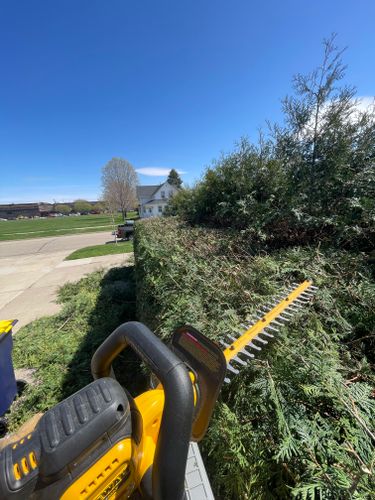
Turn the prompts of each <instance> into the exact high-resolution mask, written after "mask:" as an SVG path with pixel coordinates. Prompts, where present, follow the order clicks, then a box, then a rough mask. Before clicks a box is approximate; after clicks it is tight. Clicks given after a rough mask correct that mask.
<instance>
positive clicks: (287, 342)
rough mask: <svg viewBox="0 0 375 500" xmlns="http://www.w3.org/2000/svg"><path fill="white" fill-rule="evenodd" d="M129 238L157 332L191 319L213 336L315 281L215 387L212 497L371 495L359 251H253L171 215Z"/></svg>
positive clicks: (367, 352)
mask: <svg viewBox="0 0 375 500" xmlns="http://www.w3.org/2000/svg"><path fill="white" fill-rule="evenodd" d="M134 243H135V257H136V280H137V316H138V319H139V320H140V321H144V322H145V323H146V324H148V325H149V326H150V327H151V328H152V329H154V331H155V332H156V333H158V334H159V335H160V336H161V337H162V338H164V339H168V338H169V336H170V334H171V332H172V331H173V329H174V328H176V327H177V326H179V325H181V324H183V323H190V324H192V325H193V326H195V327H197V328H198V329H200V330H201V331H202V332H203V333H204V334H206V335H207V336H209V337H210V338H212V339H216V340H217V339H219V338H220V337H221V336H223V335H224V332H226V331H231V330H234V329H236V328H237V327H238V325H239V323H240V322H242V321H243V320H245V319H246V317H247V316H249V315H251V314H252V313H253V312H254V311H255V310H256V309H257V308H258V307H259V306H260V305H262V304H264V303H266V302H267V301H268V300H269V299H270V298H271V297H273V295H274V294H275V293H276V292H280V291H283V290H284V289H285V287H286V286H287V285H289V284H290V283H291V282H293V281H301V280H303V279H305V278H310V277H311V278H313V280H314V282H315V283H316V284H317V285H318V286H319V287H320V291H319V292H318V294H317V297H316V300H315V301H314V304H313V305H312V306H310V307H309V308H307V309H306V310H304V311H303V312H301V313H300V314H299V315H298V317H296V318H295V319H294V320H293V321H292V322H291V323H289V325H288V328H284V329H283V331H282V332H281V333H280V335H279V337H278V338H277V339H276V340H275V341H274V342H273V344H272V345H269V346H267V348H266V349H265V351H264V352H263V353H262V355H261V357H260V358H259V359H258V360H256V361H254V362H253V363H252V364H251V366H249V367H248V368H246V369H245V370H243V371H241V373H240V375H238V376H237V378H236V379H235V381H234V382H233V383H232V384H231V385H230V386H226V387H224V388H223V390H222V393H221V397H220V401H219V402H218V404H217V407H216V411H215V414H214V417H213V419H212V422H211V425H210V429H209V431H208V434H207V436H206V437H205V439H204V440H203V443H202V449H203V453H204V458H205V461H206V464H207V468H208V472H209V476H210V479H211V482H212V485H213V488H214V490H215V495H216V497H217V498H222V499H231V498H233V499H238V498H241V499H254V498H256V499H258V498H259V499H260V498H261V499H263V498H264V499H265V498H267V499H270V498H275V499H276V498H277V499H279V498H281V499H283V498H291V497H295V498H305V499H310V498H311V499H312V498H330V499H331V498H332V499H338V498H370V497H371V496H372V494H373V493H374V491H375V482H374V463H375V452H374V444H375V442H374V439H375V431H374V427H373V426H374V421H375V419H374V416H375V404H374V392H373V390H374V389H373V387H374V382H375V377H374V372H373V370H372V366H371V363H373V362H374V350H373V347H374V344H373V340H374V339H373V337H374V330H373V328H374V324H375V316H374V311H375V293H374V285H373V273H374V270H373V269H372V268H371V264H369V262H368V261H366V259H365V257H364V256H362V255H361V254H351V253H349V252H345V251H337V250H324V251H323V250H320V249H319V248H313V247H306V248H289V249H284V250H282V251H278V252H274V253H273V254H271V255H270V254H264V255H255V254H254V255H253V254H252V252H251V249H249V247H248V245H247V244H245V242H244V241H241V240H240V237H239V236H238V235H237V236H235V234H234V233H231V232H219V231H215V230H207V229H201V228H189V227H187V226H186V225H184V224H182V223H181V222H179V221H178V220H177V219H175V218H171V219H154V220H149V221H144V222H141V223H138V224H137V228H136V236H135V242H134ZM371 356H372V357H371Z"/></svg>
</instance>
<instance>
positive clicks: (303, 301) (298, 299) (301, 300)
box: [294, 298, 310, 305]
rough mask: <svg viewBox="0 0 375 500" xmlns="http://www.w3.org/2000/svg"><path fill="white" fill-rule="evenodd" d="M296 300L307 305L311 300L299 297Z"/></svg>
mask: <svg viewBox="0 0 375 500" xmlns="http://www.w3.org/2000/svg"><path fill="white" fill-rule="evenodd" d="M294 302H298V303H299V304H303V305H305V304H308V303H309V302H310V301H309V300H303V299H300V298H297V299H294Z"/></svg>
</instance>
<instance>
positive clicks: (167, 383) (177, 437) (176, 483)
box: [91, 321, 194, 500]
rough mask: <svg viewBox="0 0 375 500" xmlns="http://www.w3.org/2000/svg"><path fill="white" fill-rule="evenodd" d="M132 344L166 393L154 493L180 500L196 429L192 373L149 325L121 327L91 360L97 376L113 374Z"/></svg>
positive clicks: (158, 443) (129, 324)
mask: <svg viewBox="0 0 375 500" xmlns="http://www.w3.org/2000/svg"><path fill="white" fill-rule="evenodd" d="M128 346H130V347H131V348H132V349H133V350H134V351H135V352H136V353H137V354H138V356H139V357H140V358H141V359H142V360H143V361H144V362H145V363H146V364H147V365H148V366H149V367H150V369H151V370H152V371H153V373H155V375H156V376H157V377H158V379H159V380H160V382H161V384H162V386H163V389H164V394H165V402H164V409H163V415H162V420H161V425H160V432H159V437H158V441H157V445H156V450H155V457H154V463H153V468H152V496H153V498H154V499H156V500H159V499H160V500H161V499H162V500H180V499H181V498H183V495H184V478H185V469H186V459H187V454H188V448H189V442H190V437H191V430H192V419H193V411H194V396H193V388H192V384H191V380H190V377H189V372H188V370H187V368H186V366H185V363H184V362H183V361H182V360H181V359H179V358H178V357H177V356H176V355H175V354H174V353H173V352H172V351H171V350H170V349H169V348H168V347H167V346H166V345H165V344H163V342H162V341H161V340H159V339H158V338H157V337H156V336H155V335H154V334H153V333H152V332H151V331H150V330H149V329H148V328H147V327H146V326H145V325H143V324H142V323H139V322H136V321H131V322H129V323H124V324H123V325H121V326H119V327H118V328H117V329H116V330H115V331H114V332H113V333H112V334H111V335H110V336H109V337H108V338H107V339H106V340H105V341H104V342H103V344H102V345H101V346H100V347H99V348H98V349H97V351H96V352H95V354H94V356H93V358H92V360H91V372H92V375H93V377H94V378H95V379H98V378H102V377H109V376H111V365H112V362H113V360H114V359H115V358H116V357H117V356H118V355H119V354H120V352H121V351H123V350H124V349H125V348H126V347H128Z"/></svg>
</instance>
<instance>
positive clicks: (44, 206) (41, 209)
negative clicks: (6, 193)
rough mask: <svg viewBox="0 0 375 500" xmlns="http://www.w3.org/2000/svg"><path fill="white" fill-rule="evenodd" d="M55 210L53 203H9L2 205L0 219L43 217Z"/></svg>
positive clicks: (0, 206)
mask: <svg viewBox="0 0 375 500" xmlns="http://www.w3.org/2000/svg"><path fill="white" fill-rule="evenodd" d="M51 212H53V205H52V204H51V203H9V204H7V205H0V219H17V217H43V216H47V215H48V214H50V213H51Z"/></svg>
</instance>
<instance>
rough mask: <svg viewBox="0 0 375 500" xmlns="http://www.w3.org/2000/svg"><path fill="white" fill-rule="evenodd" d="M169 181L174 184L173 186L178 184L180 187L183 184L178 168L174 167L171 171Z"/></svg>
mask: <svg viewBox="0 0 375 500" xmlns="http://www.w3.org/2000/svg"><path fill="white" fill-rule="evenodd" d="M167 181H168V182H169V184H172V186H176V187H178V188H180V187H181V186H182V179H181V177H180V175H179V173H178V172H177V170H175V169H174V168H172V170H171V171H170V172H169V175H168V179H167Z"/></svg>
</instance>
